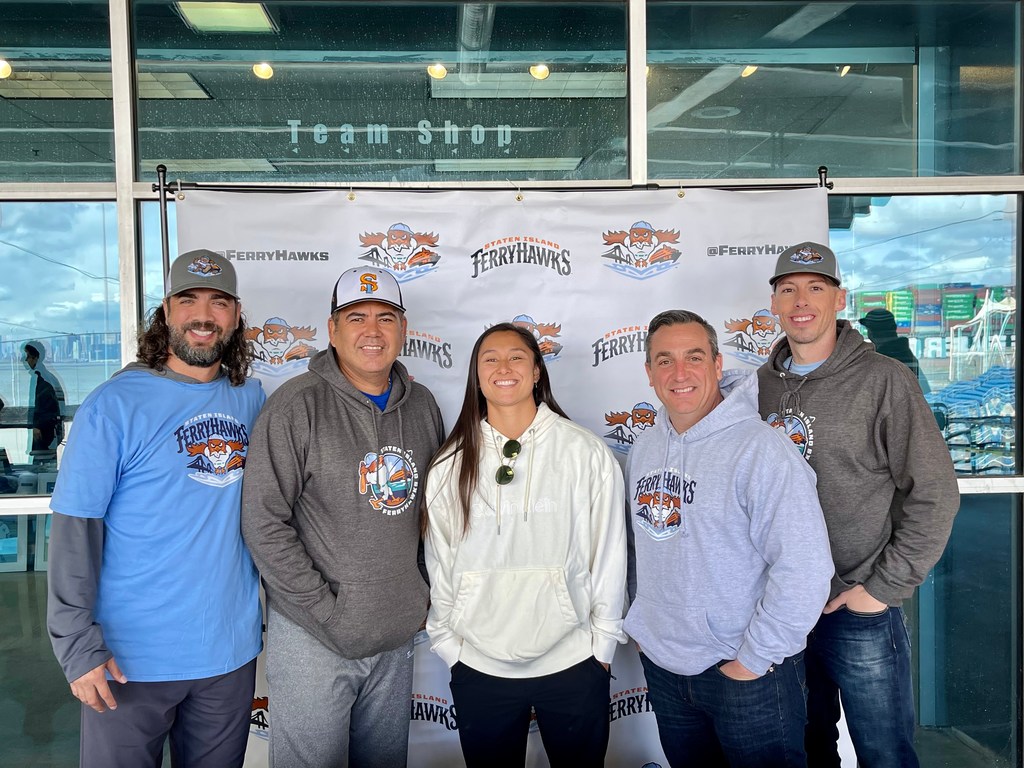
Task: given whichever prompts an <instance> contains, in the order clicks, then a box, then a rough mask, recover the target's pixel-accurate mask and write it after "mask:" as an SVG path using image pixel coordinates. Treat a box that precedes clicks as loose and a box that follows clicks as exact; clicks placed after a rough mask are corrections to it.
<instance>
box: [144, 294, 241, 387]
mask: <svg viewBox="0 0 1024 768" xmlns="http://www.w3.org/2000/svg"><path fill="white" fill-rule="evenodd" d="M170 346H171V329H170V328H169V327H168V325H167V315H166V314H165V313H164V305H163V304H162V303H161V304H160V305H159V306H158V307H157V308H156V309H154V310H153V311H152V313H151V314H150V320H149V326H148V327H147V328H146V330H144V331H143V332H142V333H140V334H139V350H138V352H137V353H136V354H137V356H138V358H139V360H141V361H142V362H144V363H145V364H146V365H148V366H149V367H150V368H154V369H156V370H158V371H162V370H164V368H166V367H167V358H169V357H170ZM220 364H221V365H222V366H224V368H225V369H226V370H227V375H228V380H229V381H230V382H231V384H232V385H233V386H236V387H240V386H241V385H242V384H244V383H245V380H246V378H248V376H249V373H250V371H251V369H252V346H251V345H250V344H249V342H248V341H247V340H246V338H245V315H240V316H239V318H238V327H237V328H235V332H234V333H233V334H231V338H230V339H228V342H227V345H226V346H225V347H224V354H223V355H222V356H221V359H220Z"/></svg>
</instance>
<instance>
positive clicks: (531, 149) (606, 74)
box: [134, 0, 627, 182]
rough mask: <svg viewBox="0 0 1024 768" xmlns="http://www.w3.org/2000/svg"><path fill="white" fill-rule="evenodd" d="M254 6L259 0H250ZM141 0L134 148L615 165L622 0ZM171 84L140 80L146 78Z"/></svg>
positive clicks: (389, 170) (197, 169)
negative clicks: (199, 0)
mask: <svg viewBox="0 0 1024 768" xmlns="http://www.w3.org/2000/svg"><path fill="white" fill-rule="evenodd" d="M245 5H246V6H248V7H249V8H250V9H251V7H252V6H253V5H255V4H245ZM257 7H258V8H259V9H260V12H259V13H257V14H255V15H253V14H250V15H249V16H248V18H247V20H245V21H242V20H238V19H232V18H231V17H230V16H228V15H223V14H206V15H204V17H203V18H198V17H193V16H192V15H191V14H189V13H186V12H184V11H182V10H181V6H180V4H178V3H173V2H167V1H166V0H156V1H150V0H136V2H135V3H134V20H135V42H136V46H137V48H136V57H137V66H138V78H139V89H140V93H139V95H140V100H139V109H138V119H139V165H140V169H139V170H140V173H141V174H142V176H143V177H145V178H149V177H151V176H153V175H154V168H155V167H156V165H157V164H158V163H160V162H162V163H164V164H166V165H167V166H168V170H169V173H170V175H171V178H174V176H175V175H176V174H182V175H184V176H186V177H187V178H189V179H190V180H194V181H204V180H218V181H225V180H232V181H238V180H241V181H257V180H258V181H280V182H288V181H339V180H343V181H392V180H397V181H418V182H428V181H460V180H468V179H474V180H479V179H496V180H504V179H540V180H563V179H621V178H625V177H626V175H627V156H626V139H625V137H626V134H627V124H626V120H627V99H626V54H625V45H626V9H625V3H624V2H621V1H620V2H589V3H559V2H494V3H457V2H447V3H429V2H427V3H420V2H417V3H408V2H363V3H348V2H345V3H319V2H295V3H293V2H265V3H261V4H259V5H258V6H257ZM151 80H152V81H155V84H154V85H153V87H154V88H156V87H157V85H156V84H160V85H159V87H161V88H163V89H164V90H165V91H166V92H167V93H166V95H165V96H163V97H161V98H145V97H143V94H142V87H143V85H145V84H146V83H147V82H149V81H151Z"/></svg>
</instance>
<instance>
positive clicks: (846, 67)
mask: <svg viewBox="0 0 1024 768" xmlns="http://www.w3.org/2000/svg"><path fill="white" fill-rule="evenodd" d="M849 71H850V65H849V64H844V65H843V68H842V69H841V70H839V76H840V77H846V73H847V72H849Z"/></svg>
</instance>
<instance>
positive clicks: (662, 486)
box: [632, 468, 697, 541]
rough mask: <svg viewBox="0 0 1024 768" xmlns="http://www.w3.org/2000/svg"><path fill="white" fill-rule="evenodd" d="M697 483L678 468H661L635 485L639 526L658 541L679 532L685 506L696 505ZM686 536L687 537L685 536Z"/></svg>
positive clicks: (636, 521)
mask: <svg viewBox="0 0 1024 768" xmlns="http://www.w3.org/2000/svg"><path fill="white" fill-rule="evenodd" d="M696 488H697V481H696V480H692V479H691V478H690V476H689V475H686V474H684V475H682V476H680V474H679V471H678V470H676V469H668V468H666V469H660V470H656V471H654V472H649V473H648V474H646V475H644V476H643V477H641V478H640V479H639V480H637V481H636V483H634V484H633V489H632V497H633V509H634V510H635V511H634V513H633V519H634V523H635V525H636V527H638V528H640V529H641V530H642V531H644V533H646V534H647V535H648V536H650V537H651V538H652V539H654V540H655V541H663V540H665V539H671V538H672V537H673V536H675V535H676V534H677V533H679V529H680V526H681V525H682V522H683V517H682V516H683V509H682V506H683V505H684V504H692V503H693V496H694V492H695V490H696ZM684 535H685V534H684Z"/></svg>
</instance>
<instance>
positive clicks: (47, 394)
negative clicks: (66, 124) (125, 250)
mask: <svg viewBox="0 0 1024 768" xmlns="http://www.w3.org/2000/svg"><path fill="white" fill-rule="evenodd" d="M0 263H3V264H4V282H3V287H2V288H0V298H2V299H3V303H2V304H0V401H2V402H3V407H2V408H0V494H29V495H37V494H40V495H49V493H50V491H51V490H52V488H53V481H54V479H55V478H56V472H57V463H58V454H59V444H60V442H61V441H62V440H63V438H64V436H65V434H66V432H67V430H68V429H69V428H70V425H71V423H72V422H73V420H74V414H75V411H77V409H78V406H79V405H80V404H81V402H82V400H83V398H85V396H86V395H87V394H89V392H91V391H92V390H93V389H94V388H95V387H96V386H97V385H98V384H100V383H101V382H103V381H105V380H106V379H107V378H108V377H109V376H110V375H111V374H112V373H114V372H115V371H116V370H117V369H118V368H120V366H121V361H120V357H121V333H120V314H119V304H120V301H119V291H120V284H119V279H118V263H117V224H116V216H115V212H114V204H113V203H0Z"/></svg>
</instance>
